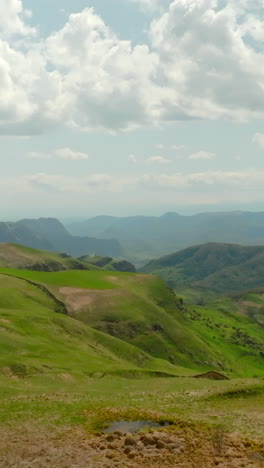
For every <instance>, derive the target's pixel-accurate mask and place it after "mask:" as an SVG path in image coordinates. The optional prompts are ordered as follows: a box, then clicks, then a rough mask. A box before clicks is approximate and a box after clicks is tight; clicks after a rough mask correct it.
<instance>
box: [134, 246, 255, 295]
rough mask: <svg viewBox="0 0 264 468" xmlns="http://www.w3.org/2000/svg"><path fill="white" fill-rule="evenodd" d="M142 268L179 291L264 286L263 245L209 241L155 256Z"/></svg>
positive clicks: (221, 291) (217, 292)
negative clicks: (158, 256)
mask: <svg viewBox="0 0 264 468" xmlns="http://www.w3.org/2000/svg"><path fill="white" fill-rule="evenodd" d="M141 271H142V272H144V273H152V274H156V275H158V276H159V277H161V278H162V279H163V280H164V281H166V282H167V284H169V285H170V287H172V288H174V289H175V290H176V291H179V292H180V291H185V290H193V291H196V292H198V293H199V292H200V293H201V296H204V297H208V296H209V297H210V296H213V295H228V294H230V293H231V292H235V291H242V290H245V289H252V288H256V287H261V286H263V278H264V247H262V246H260V247H246V246H240V245H233V244H219V243H208V244H204V245H198V246H194V247H190V248H187V249H184V250H182V251H179V252H176V253H174V254H171V255H166V256H164V257H161V258H159V259H157V260H153V261H151V262H150V263H148V264H147V265H146V266H145V267H143V268H142V269H141Z"/></svg>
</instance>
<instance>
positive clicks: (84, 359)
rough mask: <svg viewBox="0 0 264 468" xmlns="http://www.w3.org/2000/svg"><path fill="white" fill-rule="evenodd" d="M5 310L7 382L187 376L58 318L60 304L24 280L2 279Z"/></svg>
mask: <svg viewBox="0 0 264 468" xmlns="http://www.w3.org/2000/svg"><path fill="white" fill-rule="evenodd" d="M0 304H1V305H0V374H2V376H3V375H4V376H6V377H7V378H8V377H12V376H13V377H14V378H17V379H19V378H25V377H35V378H36V377H38V378H41V379H44V378H45V379H52V378H57V379H59V380H60V379H61V380H63V379H66V380H67V378H68V379H71V378H74V377H76V378H80V379H83V378H85V377H87V376H89V375H92V374H93V373H95V372H103V373H122V372H123V373H128V372H129V371H131V372H132V371H133V372H136V371H138V372H143V371H145V372H164V373H168V374H171V375H173V374H177V372H180V371H182V372H183V373H184V369H182V370H180V369H177V368H176V367H174V366H173V365H172V364H170V363H168V362H166V361H162V360H159V359H155V358H153V357H152V356H150V355H147V354H146V353H144V352H143V351H142V350H139V349H138V348H136V347H134V346H132V345H129V344H127V343H126V342H124V341H121V340H118V339H116V338H113V337H111V336H109V335H106V334H104V333H101V332H99V331H97V330H94V329H92V328H90V327H88V326H87V325H85V324H83V323H81V322H80V321H77V320H75V319H73V318H71V317H68V316H65V315H63V314H60V313H56V302H54V298H52V296H49V295H47V294H46V293H45V291H43V290H42V289H40V288H39V287H37V286H36V285H34V284H30V283H28V282H27V281H24V280H22V279H18V278H12V277H9V276H6V275H2V274H0ZM187 373H188V372H187Z"/></svg>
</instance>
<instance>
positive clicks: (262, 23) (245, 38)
mask: <svg viewBox="0 0 264 468" xmlns="http://www.w3.org/2000/svg"><path fill="white" fill-rule="evenodd" d="M0 163H1V171H0V197H1V200H2V202H1V204H0V219H1V220H13V219H19V218H24V217H40V216H54V217H58V218H65V219H66V218H67V219H75V218H88V217H90V216H96V215H102V214H107V215H115V216H125V215H136V214H145V215H160V214H162V213H164V212H167V211H179V212H182V213H194V212H199V211H202V210H206V211H213V210H232V209H252V210H259V211H263V210H264V190H263V187H264V0H240V1H239V2H238V1H237V0H174V1H172V0H56V1H55V2H54V0H38V1H36V0H23V1H22V0H0Z"/></svg>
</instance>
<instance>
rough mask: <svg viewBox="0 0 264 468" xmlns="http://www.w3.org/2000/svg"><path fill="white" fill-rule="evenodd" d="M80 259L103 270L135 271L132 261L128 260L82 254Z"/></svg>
mask: <svg viewBox="0 0 264 468" xmlns="http://www.w3.org/2000/svg"><path fill="white" fill-rule="evenodd" d="M79 260H80V261H82V262H86V263H88V264H89V265H94V266H97V267H99V268H102V269H104V270H110V271H124V272H128V273H129V272H130V273H135V272H136V269H135V267H134V265H132V263H130V262H128V261H127V260H116V259H113V258H111V257H98V256H94V257H89V256H83V257H80V258H79Z"/></svg>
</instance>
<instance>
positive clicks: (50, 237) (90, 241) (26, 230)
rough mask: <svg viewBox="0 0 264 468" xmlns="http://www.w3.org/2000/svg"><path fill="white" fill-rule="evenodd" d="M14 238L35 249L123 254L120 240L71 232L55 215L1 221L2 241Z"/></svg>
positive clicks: (75, 252)
mask: <svg viewBox="0 0 264 468" xmlns="http://www.w3.org/2000/svg"><path fill="white" fill-rule="evenodd" d="M1 242H12V243H16V244H21V245H25V246H27V247H32V248H35V249H44V250H50V251H56V252H65V253H67V254H69V255H73V256H75V257H78V256H81V255H94V254H97V255H107V256H111V257H120V256H121V255H122V248H121V245H120V243H119V242H118V241H116V240H114V239H111V238H108V239H96V238H94V237H87V236H86V237H80V236H73V235H71V234H70V233H69V232H68V231H67V229H66V228H65V227H64V226H63V224H62V223H60V221H58V220H57V219H53V218H40V219H23V220H21V221H18V222H14V223H4V222H1V223H0V243H1Z"/></svg>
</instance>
